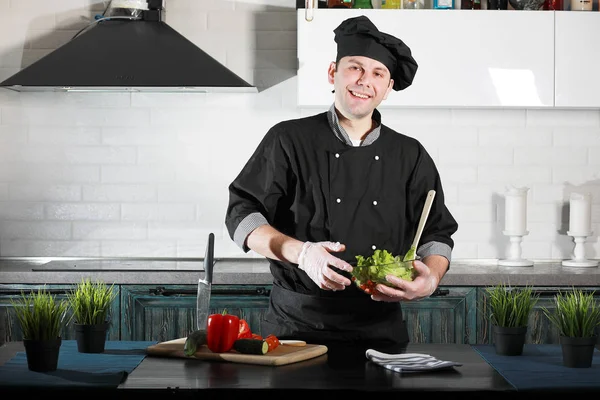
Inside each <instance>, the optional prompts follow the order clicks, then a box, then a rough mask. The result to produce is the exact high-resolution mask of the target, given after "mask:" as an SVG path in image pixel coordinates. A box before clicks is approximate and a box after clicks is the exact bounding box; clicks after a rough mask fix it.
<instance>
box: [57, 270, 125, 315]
mask: <svg viewBox="0 0 600 400" xmlns="http://www.w3.org/2000/svg"><path fill="white" fill-rule="evenodd" d="M113 287H114V284H113V285H110V286H108V285H107V284H106V283H104V282H99V281H98V282H91V281H90V279H85V280H83V279H82V281H81V282H80V283H78V284H77V286H76V287H75V288H74V289H73V290H72V291H71V292H70V293H69V294H68V295H67V298H68V300H69V304H70V305H71V309H72V310H73V316H74V318H75V321H76V322H77V323H78V324H84V325H94V324H103V323H105V322H106V321H107V318H108V313H109V311H110V306H111V304H112V302H113V300H114V299H115V297H116V296H117V294H116V292H115V291H114V290H113Z"/></svg>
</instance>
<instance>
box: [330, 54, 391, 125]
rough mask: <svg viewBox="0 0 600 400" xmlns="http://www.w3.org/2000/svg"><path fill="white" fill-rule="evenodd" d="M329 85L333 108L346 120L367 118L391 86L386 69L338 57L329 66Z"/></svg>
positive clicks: (370, 61) (362, 59)
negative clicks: (332, 90)
mask: <svg viewBox="0 0 600 400" xmlns="http://www.w3.org/2000/svg"><path fill="white" fill-rule="evenodd" d="M328 76H329V83H331V84H333V86H334V89H335V106H336V108H337V109H338V110H339V111H340V112H341V113H342V114H343V115H344V116H345V117H346V118H348V119H360V118H364V117H367V116H369V117H370V115H371V113H372V112H373V110H374V109H375V108H376V107H377V106H378V105H379V104H380V103H381V102H382V101H383V100H385V99H386V98H387V96H388V94H389V93H390V91H391V90H392V87H393V86H394V80H393V79H391V77H390V71H388V69H387V67H386V66H385V65H383V64H382V63H381V62H379V61H377V60H373V59H372V58H368V57H362V56H348V57H342V58H341V59H340V61H339V62H338V63H337V69H336V63H335V62H332V63H331V64H330V65H329V71H328Z"/></svg>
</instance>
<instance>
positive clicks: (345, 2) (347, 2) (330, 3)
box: [327, 0, 354, 8]
mask: <svg viewBox="0 0 600 400" xmlns="http://www.w3.org/2000/svg"><path fill="white" fill-rule="evenodd" d="M353 5H354V1H353V0H327V8H352V6H353Z"/></svg>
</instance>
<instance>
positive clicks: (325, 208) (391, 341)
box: [225, 16, 458, 351]
mask: <svg viewBox="0 0 600 400" xmlns="http://www.w3.org/2000/svg"><path fill="white" fill-rule="evenodd" d="M334 32H335V41H336V43H337V57H336V61H335V62H332V63H331V65H330V66H329V69H328V79H329V83H331V84H332V85H333V89H334V93H335V99H334V103H333V104H332V106H331V108H330V109H329V110H328V111H327V112H323V113H320V114H317V115H313V116H310V117H306V118H300V119H295V120H288V121H283V122H280V123H278V124H276V125H275V126H273V127H272V128H271V129H270V130H269V132H267V134H266V135H265V137H264V138H263V140H262V141H261V143H260V144H259V145H258V147H257V149H256V150H255V151H254V154H253V155H252V156H251V157H250V159H249V160H248V162H247V163H246V165H245V166H244V167H243V169H242V171H241V172H240V173H239V175H238V176H237V177H236V178H235V180H234V181H233V182H232V183H231V185H230V186H229V205H228V208H227V214H226V218H225V223H226V226H227V229H228V231H229V234H230V236H231V238H232V239H233V241H234V242H235V243H237V244H238V245H239V246H240V248H242V249H243V250H244V251H245V252H247V251H249V250H250V249H252V250H254V251H255V252H257V253H259V254H261V255H263V256H265V257H266V258H267V259H268V260H269V263H270V268H271V273H272V275H273V288H272V291H271V295H270V303H269V309H268V311H267V312H266V314H265V316H264V319H263V321H261V333H262V334H263V335H268V334H274V335H276V336H277V337H279V338H282V339H301V340H306V341H307V342H309V343H320V344H328V345H330V346H331V345H333V344H347V343H351V344H352V345H353V346H356V347H357V348H363V349H365V348H375V349H379V350H381V351H390V349H395V348H401V347H403V346H405V345H406V344H407V343H408V341H409V336H408V332H407V328H406V325H405V322H404V320H403V316H402V309H401V306H400V303H401V302H403V301H412V300H419V299H422V298H425V297H428V296H430V295H431V294H432V293H433V292H434V290H435V289H436V287H437V285H438V284H439V282H440V280H441V279H442V277H443V276H444V274H445V273H446V271H447V270H448V268H449V265H450V259H451V252H452V248H453V246H454V242H453V240H452V238H451V236H452V235H453V234H454V232H455V231H456V230H457V229H458V224H457V223H456V221H455V220H454V218H453V217H452V215H451V214H450V212H449V210H448V209H447V207H446V206H445V203H444V193H443V190H442V184H441V179H440V176H439V174H438V171H437V169H436V167H435V164H434V162H433V160H432V158H431V157H430V156H429V154H428V153H427V151H426V150H425V148H424V147H423V146H422V145H421V144H420V143H419V142H418V141H417V140H415V139H413V138H410V137H408V136H406V135H403V134H401V133H398V132H396V131H394V130H392V129H390V128H389V127H387V126H385V125H383V124H382V122H381V114H380V113H379V112H378V111H377V109H376V107H377V106H378V105H379V104H380V103H381V102H382V101H383V100H385V99H386V98H387V96H388V95H389V93H390V92H391V91H392V90H395V91H400V90H403V89H405V88H406V87H408V86H410V85H411V84H412V81H413V78H414V76H415V73H416V71H417V63H416V62H415V60H414V59H413V58H412V56H411V52H410V49H409V48H408V46H406V45H405V44H404V42H402V41H401V40H400V39H398V38H396V37H394V36H391V35H388V34H386V33H383V32H380V31H379V30H378V29H377V28H376V27H375V25H373V23H372V22H371V21H370V20H369V19H368V18H366V17H365V16H360V17H356V18H350V19H348V20H345V21H343V22H342V23H341V24H340V26H338V27H337V28H336V29H335V30H334ZM431 189H433V190H435V191H436V197H435V200H434V202H433V205H432V207H431V211H430V214H429V217H428V219H427V224H426V225H425V228H424V230H423V233H422V236H421V241H420V243H422V244H421V245H420V246H419V248H418V250H417V255H418V256H419V258H420V259H419V260H417V261H414V263H413V267H414V270H415V272H416V274H417V275H416V277H415V278H414V280H412V281H405V280H402V279H400V278H397V277H395V276H393V275H389V276H388V277H387V280H388V282H389V283H390V286H388V285H382V284H379V285H377V287H376V290H374V291H373V292H372V293H370V294H367V293H365V292H362V291H361V290H360V289H359V288H357V286H356V285H354V284H352V280H351V278H350V277H351V275H350V273H351V271H352V263H355V261H356V256H359V255H362V256H364V257H367V256H370V255H372V254H373V252H374V250H377V249H380V250H387V251H388V252H390V253H392V254H393V255H402V254H404V253H406V251H407V250H408V249H409V248H410V246H411V244H412V240H413V238H414V236H415V231H416V228H417V225H418V221H419V218H420V215H421V210H422V209H423V204H424V202H425V198H426V196H427V192H428V191H429V190H431Z"/></svg>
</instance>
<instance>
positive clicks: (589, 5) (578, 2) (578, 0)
mask: <svg viewBox="0 0 600 400" xmlns="http://www.w3.org/2000/svg"><path fill="white" fill-rule="evenodd" d="M593 7H594V2H593V1H592V0H571V11H592V10H593Z"/></svg>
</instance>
